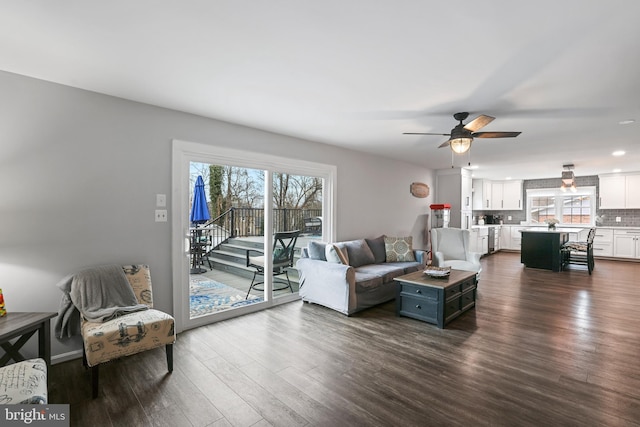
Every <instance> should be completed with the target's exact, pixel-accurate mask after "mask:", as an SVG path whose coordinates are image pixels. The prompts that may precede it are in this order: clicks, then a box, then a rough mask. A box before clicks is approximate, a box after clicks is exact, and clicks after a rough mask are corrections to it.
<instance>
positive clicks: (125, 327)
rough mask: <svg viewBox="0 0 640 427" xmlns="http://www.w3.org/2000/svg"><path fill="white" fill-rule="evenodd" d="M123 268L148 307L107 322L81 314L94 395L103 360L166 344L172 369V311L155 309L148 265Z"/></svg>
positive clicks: (141, 301)
mask: <svg viewBox="0 0 640 427" xmlns="http://www.w3.org/2000/svg"><path fill="white" fill-rule="evenodd" d="M122 269H123V271H124V273H125V277H126V278H127V281H128V282H129V285H130V286H131V288H132V289H133V293H134V294H135V299H136V300H137V302H138V304H141V305H142V304H144V305H146V306H148V307H149V308H148V309H146V310H142V311H135V312H130V313H128V314H124V315H119V316H117V317H115V318H113V319H111V320H107V321H104V322H99V321H88V320H87V319H85V318H84V317H83V316H82V315H81V316H80V317H81V325H80V332H81V334H82V344H83V352H82V356H83V357H82V362H83V364H84V366H85V367H90V368H91V380H92V396H93V398H94V399H95V398H96V397H98V376H99V367H100V365H101V364H102V363H105V362H109V361H111V360H115V359H119V358H121V357H124V356H130V355H132V354H137V353H141V352H143V351H146V350H152V349H155V348H157V347H161V346H165V348H166V356H167V368H168V371H169V372H173V343H174V342H175V341H176V334H175V326H174V324H175V321H174V318H173V317H172V316H170V315H169V314H167V313H164V312H162V311H159V310H154V309H153V294H152V289H151V276H150V274H149V267H148V266H146V265H127V266H122ZM94 270H96V271H97V269H94ZM87 271H91V270H87ZM96 276H97V278H96V281H98V280H104V279H102V278H101V277H100V276H99V275H98V274H96Z"/></svg>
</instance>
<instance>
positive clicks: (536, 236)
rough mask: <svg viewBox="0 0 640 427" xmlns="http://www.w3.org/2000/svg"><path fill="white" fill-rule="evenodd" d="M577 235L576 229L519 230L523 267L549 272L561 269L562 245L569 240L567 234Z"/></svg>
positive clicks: (540, 228)
mask: <svg viewBox="0 0 640 427" xmlns="http://www.w3.org/2000/svg"><path fill="white" fill-rule="evenodd" d="M576 232H577V233H579V232H580V229H576V228H556V229H554V230H549V229H548V228H546V227H544V228H543V227H538V228H527V229H524V230H521V231H520V233H521V234H522V248H521V250H520V261H521V262H522V263H523V264H524V266H525V267H531V268H543V269H546V270H551V271H560V270H561V269H562V251H561V248H562V245H563V244H565V243H566V242H567V241H568V240H569V233H576Z"/></svg>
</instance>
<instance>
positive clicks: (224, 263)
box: [204, 238, 300, 283]
mask: <svg viewBox="0 0 640 427" xmlns="http://www.w3.org/2000/svg"><path fill="white" fill-rule="evenodd" d="M262 247H263V246H262V242H259V241H255V240H251V239H245V238H231V239H229V240H228V241H227V242H226V243H223V244H221V245H220V247H219V248H218V249H215V250H213V251H211V252H210V253H209V255H208V259H209V261H210V262H211V266H212V267H213V269H214V270H219V271H225V272H227V273H230V274H234V275H236V276H240V277H246V278H248V279H251V278H252V277H253V272H254V271H255V270H254V269H253V268H250V267H247V266H246V252H247V249H259V250H262ZM299 257H300V249H299V248H297V247H296V251H295V254H294V265H295V261H297V260H298V258H299ZM204 265H205V267H209V265H208V263H207V261H206V260H205V261H204ZM289 279H290V280H291V281H292V282H295V283H298V281H299V278H298V271H297V270H296V269H295V268H290V269H289Z"/></svg>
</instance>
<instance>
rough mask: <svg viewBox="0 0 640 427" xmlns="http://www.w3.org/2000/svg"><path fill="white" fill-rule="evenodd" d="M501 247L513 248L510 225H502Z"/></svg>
mask: <svg viewBox="0 0 640 427" xmlns="http://www.w3.org/2000/svg"><path fill="white" fill-rule="evenodd" d="M500 249H511V227H510V226H508V225H503V226H501V227H500Z"/></svg>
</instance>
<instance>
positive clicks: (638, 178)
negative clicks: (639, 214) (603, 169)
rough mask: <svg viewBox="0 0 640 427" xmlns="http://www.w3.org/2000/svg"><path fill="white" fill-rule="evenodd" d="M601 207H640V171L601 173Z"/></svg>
mask: <svg viewBox="0 0 640 427" xmlns="http://www.w3.org/2000/svg"><path fill="white" fill-rule="evenodd" d="M599 181H600V209H640V191H638V188H640V173H633V174H626V175H600V176H599Z"/></svg>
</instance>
